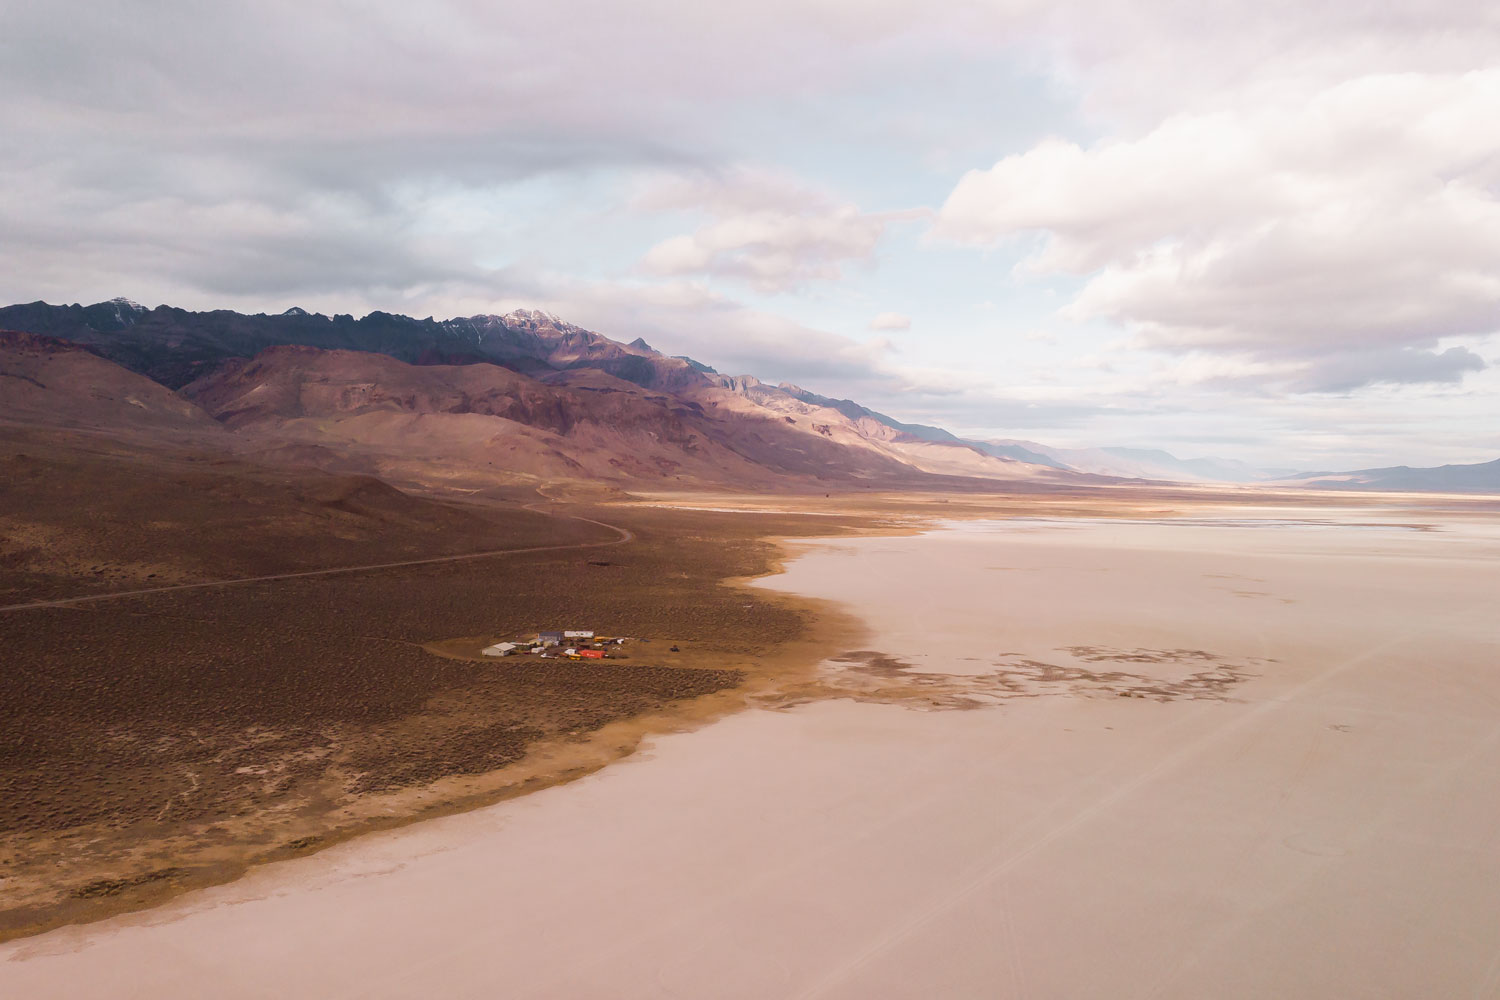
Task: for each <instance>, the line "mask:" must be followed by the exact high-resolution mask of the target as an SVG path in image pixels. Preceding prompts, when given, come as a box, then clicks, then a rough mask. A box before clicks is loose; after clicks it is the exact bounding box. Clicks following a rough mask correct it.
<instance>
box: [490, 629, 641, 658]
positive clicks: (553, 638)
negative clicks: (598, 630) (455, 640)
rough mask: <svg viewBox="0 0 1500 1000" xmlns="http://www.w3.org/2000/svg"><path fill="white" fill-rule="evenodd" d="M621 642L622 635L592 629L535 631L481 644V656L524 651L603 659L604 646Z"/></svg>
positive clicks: (605, 647) (606, 654) (605, 652)
mask: <svg viewBox="0 0 1500 1000" xmlns="http://www.w3.org/2000/svg"><path fill="white" fill-rule="evenodd" d="M624 642H625V640H624V639H623V638H618V637H615V636H607V635H595V634H594V632H593V630H592V629H570V630H566V631H562V632H538V633H537V634H536V638H535V639H530V640H520V641H517V642H497V643H495V644H494V645H493V646H486V647H484V649H483V650H481V652H482V653H483V654H484V655H485V656H513V655H515V654H517V653H527V654H532V655H536V656H548V657H551V656H562V657H566V658H567V659H570V660H603V659H607V658H608V653H607V649H608V647H610V646H619V645H622V644H623V643H624Z"/></svg>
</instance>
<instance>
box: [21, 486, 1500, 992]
mask: <svg viewBox="0 0 1500 1000" xmlns="http://www.w3.org/2000/svg"><path fill="white" fill-rule="evenodd" d="M1233 516H1234V517H1236V518H1238V517H1239V516H1240V515H1238V514H1236V515H1233ZM1294 516H1298V517H1300V516H1302V515H1300V514H1298V515H1294ZM1310 516H1315V517H1317V518H1320V519H1324V520H1340V519H1341V518H1340V517H1336V516H1332V515H1330V514H1329V513H1328V511H1326V510H1321V511H1319V512H1318V513H1317V514H1316V515H1310ZM1364 517H1365V519H1366V520H1369V519H1371V518H1370V516H1368V515H1364ZM1347 519H1349V520H1353V519H1355V515H1350V516H1349V518H1347ZM1373 519H1374V520H1382V518H1379V517H1374V518H1373ZM1387 520H1406V518H1400V519H1397V518H1387ZM1445 528H1446V530H1443V531H1433V532H1419V531H1412V530H1405V529H1401V528H1389V527H1338V526H1328V525H1323V526H1316V525H1315V526H1308V525H1305V524H1301V525H1299V524H1284V525H1282V526H1280V527H1277V526H1271V525H1266V526H1259V527H1247V526H1240V525H1238V524H1234V523H1230V524H1224V525H1219V526H1206V525H1194V524H1160V523H1115V522H1105V521H1095V522H1049V521H1028V522H1022V523H1009V524H998V525H987V524H969V525H964V526H960V527H957V528H954V529H951V530H946V531H942V532H938V533H934V534H929V535H925V536H920V537H878V538H865V539H857V540H852V541H851V540H847V539H845V540H839V541H836V542H829V543H817V544H813V545H808V546H805V547H803V554H802V555H801V556H800V557H799V558H797V559H795V560H793V561H792V562H791V563H790V564H789V566H788V571H787V573H786V574H784V575H782V576H780V577H776V578H773V579H772V580H770V581H767V584H766V585H771V586H775V587H778V588H782V589H788V590H793V591H795V592H798V593H804V594H808V595H812V596H820V597H835V598H839V599H841V600H845V601H848V602H850V604H851V605H852V606H853V607H854V608H855V609H856V610H857V611H858V612H859V613H860V614H861V615H863V616H865V617H867V618H868V620H869V621H870V622H871V624H872V636H871V638H870V640H869V642H868V646H867V648H868V650H869V651H872V652H878V653H881V654H885V655H886V657H888V658H891V659H894V660H898V661H902V662H904V663H907V664H911V665H912V666H911V668H910V669H903V668H901V667H900V666H899V665H894V664H892V663H890V662H887V661H886V660H882V659H880V658H872V657H870V656H865V657H864V658H863V661H861V659H860V658H855V659H854V660H852V661H848V662H845V663H842V664H839V663H834V664H830V665H829V668H828V671H827V676H826V678H825V681H824V683H823V685H822V688H823V691H822V693H824V694H827V693H829V692H846V693H851V694H854V695H856V696H858V697H860V698H864V699H876V700H886V701H891V702H894V703H893V704H878V703H871V702H870V701H868V700H866V701H852V700H847V699H846V700H837V701H822V702H817V703H811V704H805V705H802V706H801V707H797V708H794V709H790V710H784V711H762V710H755V711H749V712H745V713H742V714H740V715H737V716H734V717H731V718H728V719H725V720H723V721H721V722H718V723H715V724H713V725H711V726H708V727H705V728H703V729H700V730H698V731H696V732H691V733H684V734H680V735H674V736H669V737H665V738H662V739H660V740H658V741H657V742H656V743H655V745H654V747H653V748H652V749H651V750H650V751H648V752H646V753H644V754H642V755H639V756H637V757H636V758H634V759H633V760H631V761H627V762H625V763H623V764H620V765H616V766H614V767H611V768H608V769H607V770H605V771H602V772H600V773H598V774H595V775H593V776H591V777H588V778H585V779H583V780H581V781H578V782H576V783H574V784H571V785H567V786H562V787H557V788H552V789H549V790H546V791H543V792H539V793H537V794H535V795H532V796H529V797H527V798H524V799H518V800H514V801H510V802H506V803H502V804H500V805H498V806H494V807H490V808H486V809H482V810H479V811H476V812H472V813H468V814H464V815H460V816H452V817H448V818H444V819H440V820H434V821H432V822H430V823H424V824H419V825H417V826H413V827H408V828H405V829H402V830H399V831H395V832H392V833H389V834H383V835H376V836H372V837H369V838H365V839H361V840H358V841H354V842H351V843H348V844H344V845H341V846H339V847H337V848H333V849H331V850H329V851H326V852H324V853H322V854H319V855H316V856H314V857H311V858H307V859H302V860H296V861H290V862H286V863H282V864H276V865H270V866H267V867H265V868H263V869H260V870H258V871H256V872H255V873H253V874H252V875H250V876H249V877H247V878H245V879H243V880H241V881H240V882H237V883H235V884H233V885H230V886H224V887H221V888H217V889H212V890H207V891H204V892H201V893H195V894H192V895H189V896H186V897H183V898H181V899H180V900H178V901H177V902H174V903H172V904H170V905H169V906H167V907H164V908H162V909H159V910H156V911H152V912H149V913H144V914H136V915H132V916H127V917H123V918H119V919H114V920H111V921H107V922H104V923H100V924H95V925H90V926H86V927H81V928H68V929H64V930H61V931H57V932H54V933H51V934H48V935H45V936H43V937H39V938H34V939H30V940H24V941H19V942H15V943H12V944H10V945H7V946H5V947H3V948H0V996H5V997H26V998H37V1000H41V998H47V997H67V998H80V997H142V998H152V1000H159V998H164V997H203V996H214V997H239V996H247V997H272V996H274V997H308V996H316V997H439V996H441V997H486V998H490V997H580V998H592V997H610V998H616V997H621V998H623V997H688V998H718V997H745V998H768V997H843V998H884V997H912V998H916V997H924V998H926V997H986V998H987V997H1000V996H1006V997H1058V998H1081V997H1101V998H1103V997H1107V998H1112V1000H1113V998H1121V997H1182V998H1204V997H1214V998H1219V997H1316V998H1326V997H1340V998H1342V997H1356V996H1358V997H1492V996H1500V796H1497V795H1496V794H1495V788H1496V784H1497V778H1500V655H1497V649H1500V625H1497V617H1500V616H1497V615H1496V604H1497V597H1500V533H1497V531H1496V527H1495V524H1494V522H1492V521H1485V520H1470V521H1468V522H1467V523H1458V522H1453V523H1450V524H1447V525H1445ZM1063 647H1068V648H1070V649H1071V652H1064V651H1062V650H1063ZM1077 647H1088V648H1087V649H1079V648H1077ZM1136 650H1165V651H1173V652H1171V653H1170V655H1167V656H1165V657H1164V656H1162V655H1161V654H1150V653H1146V654H1135V653H1133V652H1122V651H1136ZM1002 654H1010V655H1002ZM1111 656H1116V657H1118V656H1129V657H1130V658H1129V659H1127V660H1125V661H1119V660H1110V659H1108V657H1111ZM971 657H972V659H970V658H971ZM1101 657H1102V658H1101ZM864 661H869V662H864ZM1194 675H1199V678H1200V681H1201V680H1202V677H1204V676H1207V675H1212V676H1209V678H1208V681H1203V682H1201V683H1199V682H1195V681H1194V680H1193V678H1194ZM1215 678H1216V679H1215ZM1122 693H1123V694H1125V695H1132V694H1133V695H1144V697H1122V696H1121V694H1122ZM1194 698H1196V699H1197V700H1190V699H1194ZM1158 699H1164V700H1158ZM934 704H936V705H947V706H957V705H979V706H981V707H978V708H976V709H974V710H969V711H961V710H930V711H919V710H914V707H913V706H931V705H934ZM0 888H3V887H0Z"/></svg>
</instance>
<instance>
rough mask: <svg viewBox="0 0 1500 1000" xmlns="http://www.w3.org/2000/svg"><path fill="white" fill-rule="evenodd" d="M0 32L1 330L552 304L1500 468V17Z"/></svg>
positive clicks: (282, 16)
mask: <svg viewBox="0 0 1500 1000" xmlns="http://www.w3.org/2000/svg"><path fill="white" fill-rule="evenodd" d="M946 6H949V5H944V4H940V3H939V4H934V3H931V2H915V0H912V2H905V0H889V2H887V0H857V2H856V0H842V2H826V0H825V2H818V0H796V2H781V0H755V2H753V3H741V2H738V0H726V2H723V3H706V4H705V3H696V2H681V3H664V2H650V0H634V2H630V3H617V4H609V3H600V2H593V3H578V2H566V0H551V2H547V3H538V2H535V0H531V2H526V3H500V2H472V0H462V2H448V3H433V2H424V3H411V2H368V3H358V2H346V3H319V2H311V0H300V2H279V0H262V2H259V3H255V4H239V3H220V4H204V3H200V2H188V0H161V2H145V0H137V2H123V3H111V2H108V0H91V2H89V3H80V2H77V0H51V2H43V0H0V94H3V97H4V99H3V100H0V128H3V130H4V132H3V134H4V137H5V138H4V142H3V144H0V299H3V300H4V301H6V302H21V301H33V300H36V299H45V300H47V301H49V302H75V301H76V302H93V301H98V300H101V299H106V298H111V297H114V296H116V295H123V296H126V297H129V298H132V299H135V300H137V301H140V302H143V303H145V304H146V305H156V304H159V303H170V304H173V305H180V306H184V307H188V308H213V307H228V308H236V309H242V310H250V311H276V312H279V311H281V310H283V309H285V308H287V307H289V306H292V305H298V306H301V307H303V308H307V309H311V310H319V311H323V312H329V313H332V312H353V313H356V314H358V313H362V312H365V311H368V310H370V309H377V308H378V309H385V310H390V311H394V312H404V313H409V314H413V315H417V316H427V315H434V316H437V317H439V318H444V317H448V316H454V315H471V314H474V313H481V312H503V311H507V310H509V309H511V308H515V307H518V306H528V307H538V308H544V309H548V310H551V311H553V312H555V313H557V314H558V315H560V316H562V317H563V318H564V319H567V320H571V321H573V322H576V323H579V324H580V325H583V326H587V327H589V328H591V329H595V330H598V331H600V332H602V333H605V334H608V335H610V336H613V337H616V338H618V339H621V340H631V339H633V338H635V337H637V336H644V337H645V338H646V339H647V340H648V341H650V342H651V343H652V344H653V345H654V346H656V347H658V348H660V349H663V350H667V351H669V352H670V353H674V354H677V353H680V354H690V355H692V356H694V357H696V358H698V359H700V360H702V361H704V362H706V363H708V364H711V365H714V366H715V367H717V368H719V369H720V370H721V371H727V372H731V373H735V374H739V373H750V374H755V375H758V376H760V377H761V378H764V379H767V380H769V381H773V382H774V381H782V380H787V381H792V382H796V383H798V384H800V385H803V386H805V387H807V388H810V389H813V390H815V391H818V392H822V393H824V394H828V395H835V396H851V397H853V398H856V399H858V400H860V401H861V402H864V403H866V404H867V405H870V406H873V407H875V408H877V409H880V410H883V411H885V412H888V413H890V414H892V415H894V416H897V417H901V418H903V419H907V420H918V421H923V422H928V423H937V424H941V425H944V426H946V427H949V428H950V429H953V430H955V431H959V432H962V433H968V434H973V435H979V436H985V437H1016V438H1030V439H1033V440H1038V441H1042V442H1045V443H1049V444H1056V445H1138V446H1159V447H1166V448H1168V449H1169V450H1172V451H1174V452H1176V453H1178V454H1179V455H1182V456H1184V457H1196V456H1200V455H1216V456H1224V457H1230V458H1242V459H1245V460H1248V461H1252V462H1258V463H1262V464H1269V465H1274V466H1281V467H1297V468H1351V467H1358V466H1368V465H1384V464H1396V463H1410V464H1439V463H1443V462H1476V461H1487V460H1490V459H1493V458H1495V457H1497V456H1500V420H1497V417H1500V336H1497V331H1500V127H1497V125H1496V123H1497V122H1500V15H1497V13H1496V11H1497V10H1500V8H1497V7H1496V6H1495V5H1493V4H1483V3H1476V2H1463V0H1461V2H1444V0H1423V2H1415V0H1395V2H1387V3H1367V2H1350V0H1329V2H1327V3H1322V4H1309V3H1305V2H1282V0H1253V2H1244V3H1238V2H1222V3H1203V2H1201V0H1183V2H1176V0H1132V2H1129V3H1126V2H1123V0H1093V2H1078V3H1067V2H1057V0H1046V2H1031V0H1016V2H996V3H990V4H962V5H957V4H955V5H951V6H952V7H953V9H952V10H951V11H945V10H944V8H945V7H946Z"/></svg>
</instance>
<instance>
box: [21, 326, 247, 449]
mask: <svg viewBox="0 0 1500 1000" xmlns="http://www.w3.org/2000/svg"><path fill="white" fill-rule="evenodd" d="M0 420H5V421H8V422H11V423H16V424H31V425H36V426H44V427H64V428H90V429H109V430H135V431H137V432H140V433H146V434H167V435H172V436H176V437H209V438H217V437H222V436H223V428H222V427H221V426H220V425H219V424H218V423H217V422H216V421H215V420H214V419H213V418H212V417H210V416H209V415H208V414H207V413H205V412H204V411H203V410H202V409H200V408H199V407H197V406H195V405H193V403H191V402H189V401H188V400H186V399H183V398H182V397H181V396H179V395H178V394H176V393H174V392H172V391H171V390H170V389H167V388H166V387H164V386H162V385H159V384H158V383H156V382H153V381H152V380H151V379H149V378H146V377H145V376H143V375H137V374H136V373H134V372H131V371H127V370H126V369H124V368H121V367H120V366H119V365H117V364H115V363H113V362H111V361H108V360H106V359H104V358H101V357H99V356H98V355H96V354H94V353H93V352H91V351H89V350H87V349H86V348H84V347H81V346H79V345H77V344H73V343H69V342H68V341H64V340H58V339H57V338H55V337H44V336H38V335H36V334H31V333H18V332H14V331H9V330H0Z"/></svg>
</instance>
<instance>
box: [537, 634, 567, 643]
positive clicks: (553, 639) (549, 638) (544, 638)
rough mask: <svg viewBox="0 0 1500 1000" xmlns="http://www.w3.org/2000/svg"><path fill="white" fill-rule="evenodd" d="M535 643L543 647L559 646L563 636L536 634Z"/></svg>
mask: <svg viewBox="0 0 1500 1000" xmlns="http://www.w3.org/2000/svg"><path fill="white" fill-rule="evenodd" d="M536 641H537V642H539V643H541V644H542V645H543V646H561V645H562V641H563V634H562V633H561V632H538V633H537V634H536Z"/></svg>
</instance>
